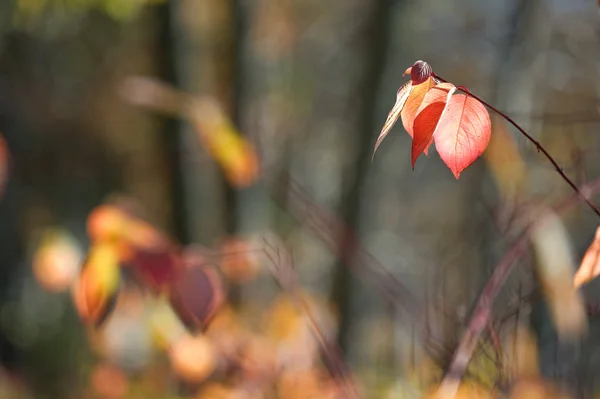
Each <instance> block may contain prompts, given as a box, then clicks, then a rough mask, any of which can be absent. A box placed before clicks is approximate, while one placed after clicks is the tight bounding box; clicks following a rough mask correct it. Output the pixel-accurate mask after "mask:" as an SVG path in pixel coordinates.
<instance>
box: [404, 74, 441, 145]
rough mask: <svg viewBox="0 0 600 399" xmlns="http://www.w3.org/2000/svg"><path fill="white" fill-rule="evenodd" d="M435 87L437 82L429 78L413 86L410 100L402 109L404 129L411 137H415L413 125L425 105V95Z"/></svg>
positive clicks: (408, 99) (407, 100)
mask: <svg viewBox="0 0 600 399" xmlns="http://www.w3.org/2000/svg"><path fill="white" fill-rule="evenodd" d="M433 86H435V82H434V80H433V78H432V77H429V78H428V79H427V80H426V81H425V82H423V83H421V84H420V85H416V86H413V88H412V90H411V91H410V94H409V95H408V98H407V99H406V103H405V104H404V107H403V108H402V112H401V116H402V124H403V125H404V129H406V131H407V132H408V134H410V137H413V124H414V123H415V118H416V117H417V111H418V110H419V107H420V106H421V104H422V103H423V99H424V98H425V95H426V94H427V92H429V89H431V88H432V87H433Z"/></svg>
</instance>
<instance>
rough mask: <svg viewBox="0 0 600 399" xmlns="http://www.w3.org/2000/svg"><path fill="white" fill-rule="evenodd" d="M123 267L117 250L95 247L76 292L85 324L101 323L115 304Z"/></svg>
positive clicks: (78, 308)
mask: <svg viewBox="0 0 600 399" xmlns="http://www.w3.org/2000/svg"><path fill="white" fill-rule="evenodd" d="M119 279H120V267H119V258H118V255H117V252H116V250H115V247H114V246H112V245H110V244H98V245H96V246H94V247H92V249H91V251H90V254H89V256H88V258H87V259H86V261H85V263H84V265H83V268H82V271H81V274H80V275H79V279H78V281H77V282H76V284H75V287H74V290H73V299H74V302H75V306H76V308H77V311H78V313H79V316H80V317H81V318H82V320H83V321H84V322H85V323H92V324H94V325H96V326H98V325H100V324H102V322H103V321H104V320H105V319H106V317H107V316H108V314H109V313H110V311H111V310H112V309H113V308H114V305H115V304H116V298H117V295H118V290H119Z"/></svg>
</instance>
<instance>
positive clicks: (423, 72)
mask: <svg viewBox="0 0 600 399" xmlns="http://www.w3.org/2000/svg"><path fill="white" fill-rule="evenodd" d="M408 73H410V80H412V84H413V85H415V86H416V85H420V84H421V83H423V82H425V81H426V80H427V79H429V77H430V76H431V74H432V73H433V69H432V68H431V65H429V64H428V63H426V62H425V61H421V60H419V61H417V62H415V63H414V64H413V66H412V67H410V68H408V69H407V70H406V72H405V74H408Z"/></svg>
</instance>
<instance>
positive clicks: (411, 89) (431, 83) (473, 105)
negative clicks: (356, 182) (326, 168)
mask: <svg viewBox="0 0 600 399" xmlns="http://www.w3.org/2000/svg"><path fill="white" fill-rule="evenodd" d="M405 74H410V75H411V80H410V81H409V82H407V83H406V84H405V85H404V86H402V87H401V88H400V89H399V90H398V94H397V96H396V103H395V104H394V107H393V108H392V110H391V111H390V113H389V114H388V117H387V120H386V121H385V124H384V126H383V129H382V130H381V133H380V134H379V137H378V138H377V143H376V144H375V151H377V148H378V147H379V145H380V144H381V142H382V141H383V139H384V138H385V137H386V136H387V135H388V133H389V132H390V130H391V129H392V127H393V126H394V124H395V123H396V121H397V120H398V118H402V124H403V125H404V129H406V131H407V132H408V134H410V136H411V137H412V138H413V142H412V154H411V155H412V157H411V158H412V167H413V169H414V167H415V162H416V161H417V158H418V157H419V155H421V153H425V155H428V151H429V147H430V146H431V144H433V143H434V142H435V146H436V149H437V152H438V154H439V155H440V157H441V158H442V160H443V161H444V163H445V164H446V165H447V166H448V168H450V170H451V171H452V173H453V174H454V176H455V177H456V178H457V179H458V177H459V176H460V174H461V172H462V171H463V170H465V169H466V168H467V167H469V166H470V165H471V164H472V163H473V162H474V161H475V160H476V159H477V158H478V157H479V156H480V155H481V154H482V153H483V151H484V150H485V148H486V147H487V145H488V143H489V141H490V135H491V130H492V124H491V121H490V116H489V114H488V111H487V109H486V108H485V107H484V105H483V104H482V103H481V102H480V101H478V100H477V99H475V98H473V97H472V96H471V95H470V94H469V93H468V92H467V93H466V94H455V93H456V91H457V90H462V91H466V90H464V89H458V88H457V87H456V86H454V85H453V84H452V83H448V82H441V81H440V80H439V79H438V78H437V77H436V75H435V74H434V73H433V71H432V69H431V67H430V66H429V64H427V63H426V62H423V61H417V62H415V63H414V64H413V66H412V67H410V68H408V69H407V70H406V72H405ZM375 151H373V155H375Z"/></svg>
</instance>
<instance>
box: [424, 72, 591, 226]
mask: <svg viewBox="0 0 600 399" xmlns="http://www.w3.org/2000/svg"><path fill="white" fill-rule="evenodd" d="M433 76H434V77H435V78H436V79H439V80H441V81H442V82H446V83H448V81H447V80H445V79H444V78H441V77H440V76H438V75H436V74H435V73H433ZM457 89H458V90H461V91H463V92H464V93H465V94H467V95H469V96H471V97H473V98H474V99H476V100H478V101H479V102H480V103H482V104H483V105H485V106H486V107H488V108H489V109H491V110H492V111H494V112H495V113H497V114H498V115H500V116H501V117H503V118H504V119H505V120H506V121H507V122H509V123H510V124H511V125H513V126H514V127H515V128H516V129H517V130H518V131H519V132H521V134H522V135H523V136H525V137H526V138H527V140H529V141H531V142H532V143H533V145H535V147H536V148H537V151H538V152H541V153H542V154H544V156H545V157H546V158H547V159H548V161H550V163H551V164H552V165H553V166H554V168H555V169H556V171H557V172H558V174H559V175H560V176H561V177H562V178H563V180H564V181H566V182H567V184H568V185H569V186H571V188H572V189H573V190H574V191H575V192H576V193H577V195H579V197H581V199H582V200H583V201H584V202H585V203H586V204H587V205H588V206H589V207H590V208H591V209H592V210H593V211H594V213H595V214H596V215H598V217H600V209H599V208H598V207H597V206H596V205H594V204H593V203H592V202H591V201H590V200H589V199H588V198H587V197H586V196H585V195H583V193H582V192H581V190H579V188H578V187H577V185H576V184H575V183H574V182H573V181H572V180H571V179H570V178H569V177H568V176H567V175H566V174H565V172H564V170H563V168H562V167H561V166H560V165H559V164H558V163H557V162H556V161H555V160H554V158H553V157H552V155H550V154H549V153H548V151H546V149H545V148H544V147H543V146H542V145H541V144H540V143H539V142H538V141H537V140H536V139H534V138H533V137H531V136H530V135H529V133H527V132H526V131H525V129H523V128H522V127H521V126H519V124H518V123H517V122H515V121H514V120H513V119H512V118H511V117H510V116H508V115H506V114H505V113H504V112H502V111H500V110H498V109H497V108H496V107H494V106H492V105H490V104H488V103H487V102H485V101H484V100H482V99H481V98H480V97H478V96H476V95H475V94H473V93H471V92H470V91H469V89H467V88H466V87H462V86H459V87H457Z"/></svg>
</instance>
